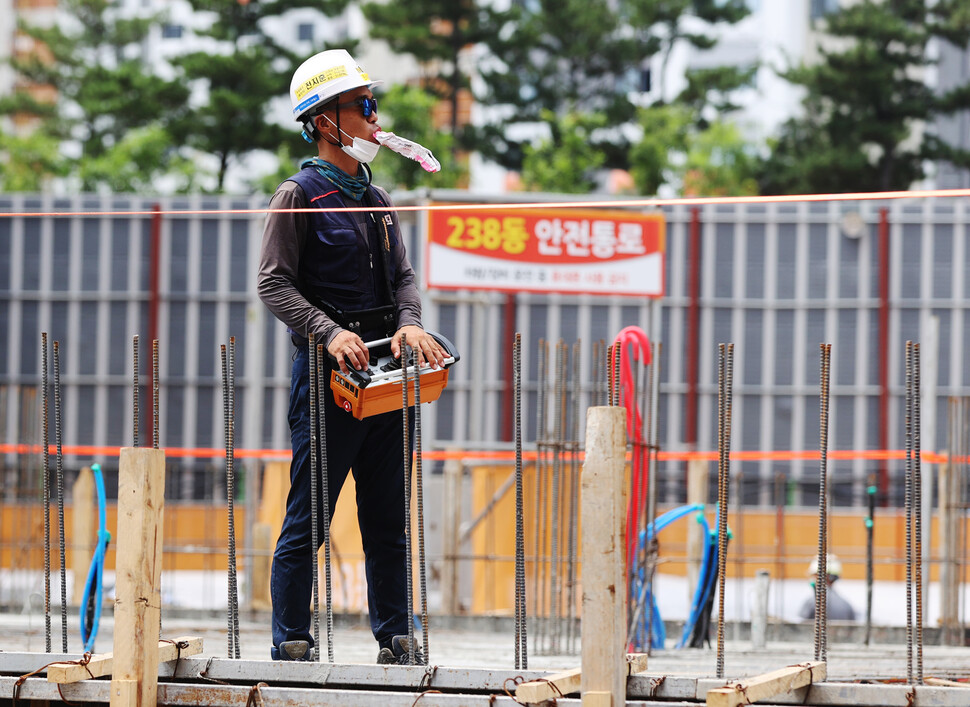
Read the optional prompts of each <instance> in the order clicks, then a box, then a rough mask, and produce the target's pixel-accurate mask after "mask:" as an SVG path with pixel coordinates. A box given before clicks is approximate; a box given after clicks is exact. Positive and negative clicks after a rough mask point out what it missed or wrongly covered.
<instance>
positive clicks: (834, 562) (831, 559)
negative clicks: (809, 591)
mask: <svg viewBox="0 0 970 707" xmlns="http://www.w3.org/2000/svg"><path fill="white" fill-rule="evenodd" d="M825 573H826V574H827V575H828V576H829V577H841V576H842V563H841V562H840V561H839V558H838V557H836V556H835V555H832V554H828V555H826V556H825ZM805 574H806V575H807V576H809V577H814V576H816V575H817V574H818V558H817V557H816V558H815V559H814V560H812V564H810V565H809V566H808V571H807V572H806V573H805Z"/></svg>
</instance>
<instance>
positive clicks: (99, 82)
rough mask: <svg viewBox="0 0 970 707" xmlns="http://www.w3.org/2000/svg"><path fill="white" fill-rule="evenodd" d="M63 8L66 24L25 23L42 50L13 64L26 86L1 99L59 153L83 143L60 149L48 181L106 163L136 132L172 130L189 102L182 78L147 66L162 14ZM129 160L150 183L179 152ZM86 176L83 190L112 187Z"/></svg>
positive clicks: (106, 5)
mask: <svg viewBox="0 0 970 707" xmlns="http://www.w3.org/2000/svg"><path fill="white" fill-rule="evenodd" d="M60 10H61V12H63V13H64V15H65V21H64V22H63V23H61V24H55V25H53V26H50V27H40V26H35V25H30V24H26V23H21V24H20V30H21V31H22V32H23V33H25V34H26V35H27V36H29V37H31V38H32V39H33V40H34V42H35V45H37V46H39V47H41V49H40V50H39V51H37V52H35V53H33V54H31V55H29V56H27V57H26V58H22V59H20V58H15V59H13V60H12V61H11V65H12V67H13V69H14V70H15V71H16V72H17V73H18V74H19V75H20V76H21V77H22V78H23V79H25V81H24V84H23V87H22V88H20V89H18V90H17V91H15V92H14V93H13V94H12V95H11V96H9V97H7V98H5V99H3V100H2V101H0V114H5V115H16V116H20V117H29V118H31V119H32V121H33V123H34V128H35V129H36V130H37V133H38V134H39V135H42V136H43V137H44V139H46V140H48V141H51V142H52V143H54V144H56V145H58V147H59V148H63V147H64V146H65V145H67V144H70V143H73V144H76V145H79V147H80V150H79V155H78V156H77V157H74V158H72V159H69V158H68V157H67V156H66V153H67V152H68V150H65V149H60V152H61V153H62V157H61V161H60V162H59V163H58V164H57V168H56V169H51V170H50V171H48V172H47V173H46V174H47V176H66V175H78V174H79V172H80V166H82V165H84V164H85V163H86V162H88V161H89V160H98V159H101V158H103V157H104V156H105V155H106V154H108V153H109V152H110V151H111V150H113V149H115V148H116V147H117V146H118V145H119V144H120V143H121V142H122V141H123V140H124V139H125V137H126V136H127V135H128V134H129V132H131V131H133V130H140V129H153V130H165V129H167V127H168V126H169V125H170V124H171V122H172V121H173V120H177V119H178V118H179V116H180V114H181V113H182V111H183V107H184V105H185V102H186V100H187V98H188V89H187V88H186V87H185V86H184V85H183V84H182V83H181V82H180V81H177V80H169V79H165V78H163V77H161V76H160V75H159V74H158V72H156V71H154V70H153V68H152V67H149V66H148V65H147V63H146V61H145V57H144V53H143V52H144V43H145V39H146V37H147V35H148V33H149V31H150V29H151V28H152V26H154V25H156V24H157V23H158V21H159V18H158V17H157V16H149V17H128V16H125V15H124V14H123V13H122V12H121V11H120V10H119V9H117V8H116V7H115V4H114V3H112V2H110V1H109V0H65V1H64V2H62V3H61V4H60ZM28 86H31V87H28ZM43 87H49V88H50V89H51V90H49V91H44V90H43ZM32 142H33V140H32V139H27V138H25V139H24V140H23V141H21V142H20V143H18V145H19V147H22V148H27V149H28V151H29V147H28V146H29V144H31V143H32ZM18 145H14V147H18ZM8 149H10V148H9V147H8ZM76 151H77V150H76V148H75V149H74V150H71V152H76ZM131 157H132V159H133V160H135V161H134V164H133V165H132V169H133V171H136V172H138V173H139V174H141V175H142V178H143V179H144V180H145V181H146V182H151V181H152V180H153V179H154V178H155V176H156V175H160V174H163V173H165V172H166V171H167V169H168V168H169V166H170V160H171V159H172V158H174V151H171V150H169V151H161V152H160V151H147V152H140V153H138V154H132V155H131ZM34 164H36V165H37V167H38V168H39V169H43V170H47V169H48V167H49V166H50V165H49V162H48V161H46V160H41V161H40V162H36V161H35V162H34ZM80 176H81V178H80V186H81V188H82V189H86V190H91V189H98V188H104V187H105V186H106V185H105V184H104V183H103V182H101V181H100V179H98V178H97V177H95V176H94V174H93V173H89V172H85V173H84V174H81V175H80Z"/></svg>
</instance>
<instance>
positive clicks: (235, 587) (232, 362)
mask: <svg viewBox="0 0 970 707" xmlns="http://www.w3.org/2000/svg"><path fill="white" fill-rule="evenodd" d="M155 380H156V381H157V380H158V374H157V373H156V375H155ZM156 388H157V383H156ZM155 419H158V416H157V415H156V416H155ZM156 439H157V435H156ZM229 471H230V472H231V473H232V493H231V495H229V499H230V501H229V530H230V534H229V546H230V551H231V553H232V564H231V565H230V567H232V631H233V633H234V634H235V636H236V637H235V639H234V641H235V646H236V658H239V657H240V655H239V650H240V645H239V581H238V576H237V571H236V511H235V503H236V337H235V336H230V337H229Z"/></svg>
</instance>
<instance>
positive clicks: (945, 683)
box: [923, 678, 970, 687]
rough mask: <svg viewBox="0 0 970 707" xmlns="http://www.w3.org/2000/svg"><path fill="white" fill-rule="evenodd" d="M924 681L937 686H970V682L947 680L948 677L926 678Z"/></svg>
mask: <svg viewBox="0 0 970 707" xmlns="http://www.w3.org/2000/svg"><path fill="white" fill-rule="evenodd" d="M923 682H925V683H926V684H927V685H935V686H936V687H970V683H967V682H959V681H957V680H947V679H946V678H926V680H924V681H923Z"/></svg>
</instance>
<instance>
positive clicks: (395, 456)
mask: <svg viewBox="0 0 970 707" xmlns="http://www.w3.org/2000/svg"><path fill="white" fill-rule="evenodd" d="M376 83H378V82H376V81H373V80H371V78H370V77H369V75H368V74H367V73H365V72H364V70H363V69H362V68H361V67H360V66H359V65H358V64H357V62H356V61H354V59H353V58H352V57H351V55H350V54H349V53H348V52H347V51H345V50H343V49H334V50H329V51H324V52H321V53H319V54H316V55H314V56H312V57H310V58H309V59H307V60H306V61H305V62H303V64H302V65H300V67H299V68H298V69H297V70H296V72H295V73H294V74H293V80H292V82H291V84H290V101H291V103H292V106H293V117H294V119H295V120H296V121H297V122H298V123H299V124H300V125H301V126H302V128H303V136H304V138H305V139H306V140H307V142H309V143H311V144H312V145H314V147H315V149H316V152H317V155H316V156H315V157H313V158H311V159H308V160H306V161H305V162H303V164H302V169H301V170H300V171H299V172H298V173H297V174H295V175H293V176H292V177H290V178H289V179H287V180H286V181H284V182H283V183H282V184H281V185H280V186H279V188H278V189H277V190H276V193H275V194H274V195H273V198H272V200H271V201H270V208H271V209H294V208H296V209H299V208H304V209H305V208H308V207H315V208H316V209H317V210H315V211H313V212H312V213H275V212H271V213H270V214H269V217H268V218H267V220H266V226H265V230H264V232H263V243H262V252H261V255H260V264H259V276H258V284H257V290H258V292H259V296H260V299H262V300H263V302H264V303H265V304H266V306H267V307H268V308H269V309H270V311H271V312H273V314H274V315H275V316H276V317H277V318H278V319H279V320H280V321H282V322H283V323H284V324H286V326H287V330H288V333H289V334H290V337H291V339H292V341H293V345H294V353H293V373H292V378H291V390H290V403H289V412H288V417H289V424H290V436H291V442H292V447H293V460H292V463H291V466H290V492H289V496H288V498H287V501H286V516H285V518H284V520H283V528H282V530H281V533H280V537H279V541H278V542H277V545H276V550H275V553H274V555H273V567H272V573H271V583H270V585H271V595H272V601H273V625H272V629H273V647H272V650H271V655H272V657H273V659H276V660H310V659H311V658H312V653H311V651H312V650H313V649H315V647H314V645H313V637H312V635H311V632H310V620H311V616H310V602H311V596H312V560H313V552H314V551H315V550H317V549H318V548H311V547H310V545H311V537H312V535H311V517H310V516H311V498H310V413H309V403H308V400H309V385H310V384H309V375H308V371H309V366H308V359H309V352H308V337H309V335H310V333H311V332H312V333H313V334H314V335H315V338H316V342H318V343H321V344H323V345H324V346H325V347H326V351H327V353H328V354H329V356H326V355H325V356H324V358H325V359H326V360H325V365H324V368H325V373H324V378H323V380H325V381H329V378H330V369H329V367H328V364H329V365H332V366H339V367H340V370H341V371H343V372H344V373H346V372H347V371H348V367H353V368H355V369H358V370H361V369H366V368H367V364H368V358H369V353H368V351H367V347H366V345H365V342H368V341H374V340H376V339H381V338H385V337H388V336H393V343H392V344H391V351H392V353H393V355H394V356H395V357H399V356H400V354H401V345H400V339H401V335H402V334H405V335H406V336H407V342H408V344H409V345H410V346H412V347H413V348H414V349H415V353H416V358H417V359H418V362H419V363H424V362H427V363H429V364H430V365H432V366H433V367H438V366H441V365H442V363H443V360H444V356H445V352H444V350H443V349H442V347H441V346H440V345H439V344H438V342H437V341H436V340H435V339H434V338H433V337H432V336H431V335H429V334H428V333H427V332H425V331H424V329H423V328H422V325H421V300H420V297H419V294H418V288H417V286H416V284H415V278H414V270H413V269H412V267H411V264H410V262H408V258H407V254H406V253H405V249H404V244H403V241H402V239H401V233H400V227H399V224H398V219H397V214H396V212H394V211H388V210H387V207H390V206H391V201H390V199H389V198H388V195H387V192H386V191H384V190H383V189H381V188H379V187H377V186H375V185H373V184H372V183H371V171H370V168H369V167H368V164H367V163H368V162H370V161H371V160H372V159H373V158H374V157H375V156H376V155H377V151H378V149H379V148H380V145H379V144H378V143H377V142H376V141H375V140H374V134H375V132H377V131H378V130H379V126H378V123H377V115H378V114H377V100H376V99H375V98H374V95H373V93H372V92H371V87H372V86H374V85H375V84H376ZM347 207H371V208H373V209H374V210H373V211H369V212H347V211H345V209H346V208H347ZM330 357H332V361H333V362H331V359H330ZM319 400H320V405H321V406H322V407H323V408H324V410H323V412H324V414H325V420H326V428H325V433H326V447H325V448H324V449H320V450H318V452H317V455H318V459H319V458H322V456H321V455H322V454H325V455H326V462H327V466H326V469H327V473H328V477H327V478H328V483H329V489H328V490H329V496H330V498H329V499H328V502H329V504H330V505H329V508H330V512H331V517H332V513H333V509H334V506H335V504H336V502H337V497H338V495H339V493H340V488H341V487H342V486H343V483H344V481H345V480H346V477H347V472H348V470H350V469H351V468H352V469H353V474H354V480H355V482H356V489H357V519H358V524H359V526H360V534H361V539H362V541H363V548H364V558H365V559H364V563H365V575H366V578H367V601H368V609H369V612H370V623H371V629H372V631H373V633H374V637H375V638H376V639H377V642H378V644H379V653H378V658H377V660H378V662H379V663H398V662H406V661H407V659H408V644H407V633H408V621H410V620H412V612H411V607H408V606H407V585H406V567H407V565H406V562H407V561H408V558H406V556H405V535H404V451H403V444H404V432H403V429H402V428H403V426H402V424H401V413H400V412H397V413H394V412H392V413H385V414H383V415H375V416H373V417H368V418H364V419H363V420H357V419H355V418H354V417H353V416H352V415H351V414H350V413H348V412H346V411H344V410H343V409H341V408H339V407H337V405H336V403H335V402H334V399H333V396H332V395H330V394H329V386H327V385H326V384H324V385H323V386H321V391H320V394H319ZM412 424H413V418H412ZM409 437H410V435H409ZM318 488H319V486H318ZM318 508H320V514H321V518H320V520H321V532H320V534H319V536H320V537H321V538H322V536H323V532H322V513H323V503H322V499H321V500H320V503H319V505H318ZM321 542H322V540H321ZM317 650H318V648H317ZM416 659H417V660H418V662H423V657H422V656H421V654H420V651H416Z"/></svg>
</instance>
